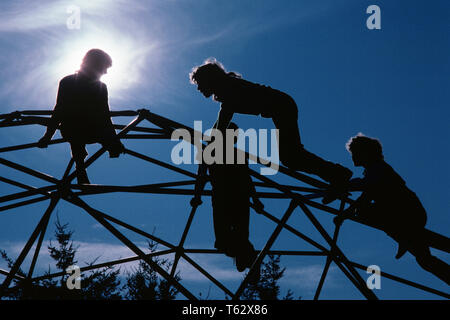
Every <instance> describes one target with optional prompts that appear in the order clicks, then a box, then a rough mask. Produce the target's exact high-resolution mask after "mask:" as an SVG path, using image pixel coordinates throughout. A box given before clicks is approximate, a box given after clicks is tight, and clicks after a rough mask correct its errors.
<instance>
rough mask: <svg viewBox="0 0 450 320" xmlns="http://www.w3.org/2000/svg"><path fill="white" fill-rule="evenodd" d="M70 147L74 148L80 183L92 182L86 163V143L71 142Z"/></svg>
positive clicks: (73, 153) (73, 155) (73, 156)
mask: <svg viewBox="0 0 450 320" xmlns="http://www.w3.org/2000/svg"><path fill="white" fill-rule="evenodd" d="M70 148H71V150H72V158H73V160H74V162H75V167H76V172H77V180H78V184H90V181H89V178H88V176H87V173H86V168H85V165H84V159H85V158H86V156H87V152H86V146H85V144H83V143H79V142H70Z"/></svg>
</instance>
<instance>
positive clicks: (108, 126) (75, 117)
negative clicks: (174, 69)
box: [38, 49, 124, 184]
mask: <svg viewBox="0 0 450 320" xmlns="http://www.w3.org/2000/svg"><path fill="white" fill-rule="evenodd" d="M111 65H112V60H111V57H110V56H109V55H108V54H107V53H106V52H104V51H102V50H100V49H91V50H89V51H88V52H87V53H86V55H85V56H84V58H83V62H82V65H81V68H80V70H79V71H78V72H77V73H75V74H73V75H69V76H67V77H65V78H63V79H62V80H61V81H60V83H59V89H58V97H57V99H56V105H55V108H54V109H53V115H52V117H51V119H50V124H49V125H48V127H47V131H46V132H45V134H44V136H43V137H42V138H41V139H40V140H39V142H38V147H40V148H46V147H47V146H48V144H49V142H50V140H51V138H52V136H53V135H54V133H55V131H56V129H57V128H58V126H59V125H60V129H61V135H62V136H63V138H64V139H66V140H67V141H68V142H69V143H70V147H71V150H72V157H73V159H74V162H75V165H76V170H77V180H78V183H79V184H89V183H90V182H89V179H88V176H87V174H86V169H85V165H84V159H85V158H86V156H87V155H88V153H87V151H86V144H89V143H101V144H102V145H103V147H105V148H106V149H107V150H108V151H109V156H110V157H111V158H117V157H119V154H120V153H123V152H124V146H123V144H122V143H121V142H120V139H119V138H118V137H117V135H116V132H115V130H114V127H113V124H112V122H111V117H110V115H109V105H108V90H107V88H106V85H105V84H104V83H102V82H101V81H100V77H101V76H102V75H104V74H105V73H106V72H107V69H108V68H109V67H111Z"/></svg>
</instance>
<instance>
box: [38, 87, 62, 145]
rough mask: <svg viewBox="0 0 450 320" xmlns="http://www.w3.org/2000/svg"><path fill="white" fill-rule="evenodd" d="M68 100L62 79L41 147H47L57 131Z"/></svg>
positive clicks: (40, 141)
mask: <svg viewBox="0 0 450 320" xmlns="http://www.w3.org/2000/svg"><path fill="white" fill-rule="evenodd" d="M65 102H66V89H65V85H64V82H63V81H60V83H59V87H58V95H57V98H56V105H55V108H53V113H52V117H51V118H50V121H49V124H48V125H47V130H46V131H45V134H44V135H43V136H42V138H41V139H39V142H38V147H39V148H47V146H48V144H49V142H50V140H51V139H52V137H53V135H54V134H55V132H56V129H57V128H58V126H59V124H60V122H61V113H62V112H63V106H64V103H65Z"/></svg>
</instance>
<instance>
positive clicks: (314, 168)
mask: <svg viewBox="0 0 450 320" xmlns="http://www.w3.org/2000/svg"><path fill="white" fill-rule="evenodd" d="M273 121H274V124H275V126H276V127H277V129H278V130H279V152H280V160H281V162H282V163H283V164H284V165H285V166H287V167H288V168H291V169H293V170H298V171H303V172H306V173H310V174H315V175H317V176H319V177H321V178H322V179H323V180H325V181H327V182H330V183H339V182H341V181H343V182H347V181H348V180H349V179H350V177H351V176H352V172H351V171H350V170H349V169H347V168H345V167H343V166H341V165H339V164H335V163H332V162H330V161H326V160H324V159H322V158H320V157H318V156H317V155H315V154H313V153H311V152H309V151H307V150H306V149H305V148H304V147H303V144H302V143H301V139H300V132H299V129H298V125H297V117H276V118H273Z"/></svg>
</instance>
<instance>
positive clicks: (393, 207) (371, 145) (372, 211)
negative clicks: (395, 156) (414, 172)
mask: <svg viewBox="0 0 450 320" xmlns="http://www.w3.org/2000/svg"><path fill="white" fill-rule="evenodd" d="M347 149H348V151H349V152H350V153H351V155H352V159H353V163H354V164H355V166H362V167H364V169H365V170H364V178H355V179H352V180H351V181H350V188H351V190H360V191H362V194H361V196H360V197H359V198H358V199H357V200H356V201H355V203H353V204H352V205H351V206H350V207H349V208H348V209H347V210H345V211H344V212H343V213H342V214H341V215H339V216H337V217H336V218H335V223H336V224H340V223H342V221H343V220H344V219H346V218H350V217H358V218H359V219H361V220H362V222H364V223H367V224H368V225H371V226H373V227H376V228H378V229H381V230H383V231H384V232H386V233H387V234H388V235H389V236H390V237H391V238H393V239H394V240H395V241H397V242H398V244H399V247H398V252H397V255H396V258H397V259H399V258H400V257H401V256H403V255H404V254H405V253H406V251H409V252H410V253H411V254H412V255H414V256H415V257H416V260H417V262H418V263H419V265H420V266H421V267H422V268H423V269H425V270H427V271H428V272H431V273H433V274H434V275H435V276H437V277H438V278H440V279H441V280H443V281H445V282H446V283H447V284H450V283H449V281H450V267H449V266H448V265H447V264H446V263H445V262H443V261H441V260H439V259H438V258H436V257H434V256H432V255H431V253H430V249H429V246H428V245H427V239H426V238H425V224H426V221H427V213H426V211H425V209H424V208H423V206H422V203H421V202H420V200H419V198H418V197H417V195H416V194H415V193H414V192H413V191H411V190H410V189H409V188H408V187H407V186H406V184H405V181H404V180H403V179H402V178H401V177H400V176H399V175H398V174H397V173H396V172H395V171H394V169H392V167H391V166H390V165H389V164H387V163H386V162H385V161H384V157H383V152H382V146H381V143H380V142H379V141H378V140H376V139H373V138H369V137H366V136H363V135H361V134H358V135H357V136H355V137H352V138H351V139H350V140H349V142H348V143H347Z"/></svg>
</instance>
